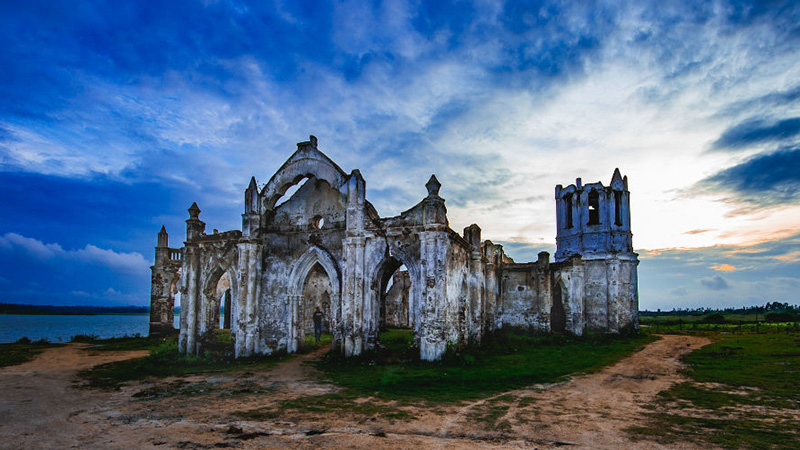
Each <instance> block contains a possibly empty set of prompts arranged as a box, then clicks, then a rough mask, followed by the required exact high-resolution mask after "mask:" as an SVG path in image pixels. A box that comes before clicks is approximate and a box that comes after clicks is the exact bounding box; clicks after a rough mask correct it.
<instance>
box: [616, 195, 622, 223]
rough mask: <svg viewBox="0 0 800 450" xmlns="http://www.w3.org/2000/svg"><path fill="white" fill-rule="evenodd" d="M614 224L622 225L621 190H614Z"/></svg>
mask: <svg viewBox="0 0 800 450" xmlns="http://www.w3.org/2000/svg"><path fill="white" fill-rule="evenodd" d="M614 225H622V192H620V191H614Z"/></svg>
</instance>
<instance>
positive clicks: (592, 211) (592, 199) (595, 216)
mask: <svg viewBox="0 0 800 450" xmlns="http://www.w3.org/2000/svg"><path fill="white" fill-rule="evenodd" d="M599 223H600V195H599V194H598V193H597V191H595V190H593V191H591V192H589V223H588V224H587V225H597V224H599Z"/></svg>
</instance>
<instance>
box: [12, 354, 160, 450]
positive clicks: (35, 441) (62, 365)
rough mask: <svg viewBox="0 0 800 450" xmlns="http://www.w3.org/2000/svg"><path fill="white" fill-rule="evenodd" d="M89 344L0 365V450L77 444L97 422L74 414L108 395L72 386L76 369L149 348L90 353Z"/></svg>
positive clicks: (87, 408) (91, 406) (104, 400)
mask: <svg viewBox="0 0 800 450" xmlns="http://www.w3.org/2000/svg"><path fill="white" fill-rule="evenodd" d="M87 347H89V346H88V345H85V344H67V345H66V346H64V347H55V348H50V349H47V350H45V351H44V352H42V353H41V354H40V355H38V356H36V357H35V358H34V359H33V360H32V361H29V362H27V363H24V364H20V365H18V366H10V367H4V368H2V369H0V393H2V394H0V448H3V449H6V448H8V449H23V448H25V449H33V448H78V447H80V443H81V442H83V440H84V439H85V437H86V436H87V435H90V434H92V432H93V428H94V427H93V426H91V424H87V425H88V426H86V427H78V426H75V423H74V421H73V420H72V418H73V417H74V416H76V415H78V414H81V413H84V412H88V411H92V410H93V409H94V408H96V405H98V404H100V403H103V402H106V401H108V399H109V394H108V393H105V392H98V391H90V390H85V389H75V388H73V386H72V385H73V382H74V379H75V375H76V374H77V373H78V371H80V370H83V369H87V368H89V367H92V366H95V365H97V364H104V363H107V362H112V361H119V360H123V359H129V358H136V357H141V356H144V355H146V354H147V352H145V351H134V352H88V351H86V350H84V349H85V348H87Z"/></svg>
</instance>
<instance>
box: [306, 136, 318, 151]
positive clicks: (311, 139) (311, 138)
mask: <svg viewBox="0 0 800 450" xmlns="http://www.w3.org/2000/svg"><path fill="white" fill-rule="evenodd" d="M308 141H309V142H311V146H312V147H314V148H317V137H316V136H314V135H313V134H312V135H311V136H309V137H308Z"/></svg>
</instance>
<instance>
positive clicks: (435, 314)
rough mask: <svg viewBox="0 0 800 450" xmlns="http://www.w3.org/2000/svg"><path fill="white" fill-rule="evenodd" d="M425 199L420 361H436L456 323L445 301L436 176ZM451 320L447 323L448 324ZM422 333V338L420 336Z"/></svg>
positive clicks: (444, 247)
mask: <svg viewBox="0 0 800 450" xmlns="http://www.w3.org/2000/svg"><path fill="white" fill-rule="evenodd" d="M425 187H426V188H427V189H428V196H427V197H426V198H425V199H424V200H423V223H424V230H425V231H423V232H421V233H420V271H421V272H422V274H421V276H420V278H421V279H422V280H421V281H422V282H423V283H424V285H423V286H422V307H421V308H420V311H421V313H422V317H420V322H421V323H420V326H419V330H420V332H421V333H420V334H421V336H420V340H419V341H420V342H419V347H420V348H419V351H420V359H422V360H425V361H435V360H438V359H440V358H441V357H442V355H443V354H444V352H445V350H446V349H447V343H448V340H452V339H453V338H455V337H456V336H452V334H453V333H452V332H451V331H449V330H450V329H451V328H452V327H453V324H452V323H449V322H455V319H456V317H455V311H453V317H450V318H448V309H449V307H453V308H456V307H457V305H450V304H449V303H448V298H447V270H446V269H447V267H446V265H447V258H448V248H449V239H448V234H447V229H448V224H447V208H445V206H444V199H443V198H441V197H439V188H441V183H439V180H437V179H436V176H435V175H431V178H430V180H428V182H427V183H426V184H425ZM448 319H450V320H448ZM423 333H424V334H423Z"/></svg>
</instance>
